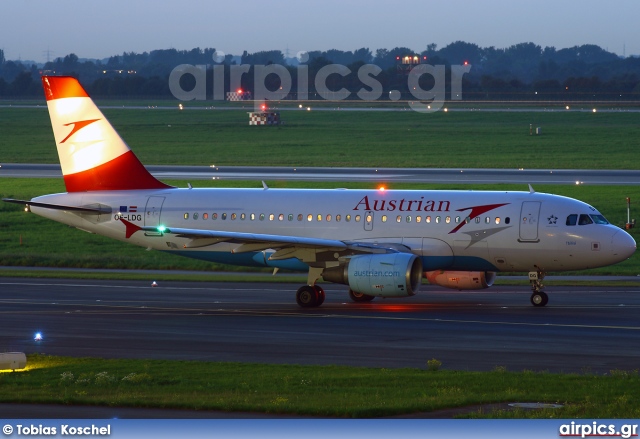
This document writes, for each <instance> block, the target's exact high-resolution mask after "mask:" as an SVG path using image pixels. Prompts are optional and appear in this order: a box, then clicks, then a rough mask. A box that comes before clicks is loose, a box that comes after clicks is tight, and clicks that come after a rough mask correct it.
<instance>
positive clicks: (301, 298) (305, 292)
mask: <svg viewBox="0 0 640 439" xmlns="http://www.w3.org/2000/svg"><path fill="white" fill-rule="evenodd" d="M323 270H324V269H323V268H322V267H309V274H308V275H307V285H303V286H301V287H300V288H298V291H297V292H296V302H298V305H300V306H301V307H302V308H315V307H316V306H320V305H322V303H323V302H324V299H325V297H326V295H325V293H324V290H323V289H322V287H320V286H319V285H316V281H317V280H318V279H320V276H322V271H323Z"/></svg>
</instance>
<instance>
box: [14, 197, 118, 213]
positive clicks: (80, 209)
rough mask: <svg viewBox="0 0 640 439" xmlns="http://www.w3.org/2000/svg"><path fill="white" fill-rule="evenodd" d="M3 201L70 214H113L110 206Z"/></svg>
mask: <svg viewBox="0 0 640 439" xmlns="http://www.w3.org/2000/svg"><path fill="white" fill-rule="evenodd" d="M2 201H4V202H6V203H14V204H22V205H24V206H35V207H42V208H44V209H54V210H66V211H68V212H81V213H86V214H93V215H102V214H105V213H111V208H110V207H108V206H104V207H98V208H95V207H82V206H62V205H60V204H49V203H37V202H35V201H28V200H14V199H13V198H3V199H2Z"/></svg>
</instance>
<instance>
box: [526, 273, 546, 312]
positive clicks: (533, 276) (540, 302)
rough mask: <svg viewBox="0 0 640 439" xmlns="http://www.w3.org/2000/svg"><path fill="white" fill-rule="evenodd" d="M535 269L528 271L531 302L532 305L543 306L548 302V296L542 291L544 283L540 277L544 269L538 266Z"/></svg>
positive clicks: (542, 275)
mask: <svg viewBox="0 0 640 439" xmlns="http://www.w3.org/2000/svg"><path fill="white" fill-rule="evenodd" d="M536 268H537V269H538V270H537V271H530V272H529V282H530V283H531V290H532V291H533V292H532V293H531V304H532V305H533V306H545V305H546V304H547V302H549V296H547V293H545V292H544V291H542V289H543V288H544V285H543V284H542V279H544V275H545V273H544V271H543V270H541V269H540V268H539V267H536Z"/></svg>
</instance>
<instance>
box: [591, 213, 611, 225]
mask: <svg viewBox="0 0 640 439" xmlns="http://www.w3.org/2000/svg"><path fill="white" fill-rule="evenodd" d="M591 219H592V220H593V222H594V223H596V224H609V221H607V219H606V218H605V217H604V216H602V215H591Z"/></svg>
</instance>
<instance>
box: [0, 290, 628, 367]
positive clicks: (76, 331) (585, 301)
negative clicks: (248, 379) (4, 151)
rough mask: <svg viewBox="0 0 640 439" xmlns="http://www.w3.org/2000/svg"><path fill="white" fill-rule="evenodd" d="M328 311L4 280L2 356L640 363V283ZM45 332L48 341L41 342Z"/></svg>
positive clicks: (273, 297)
mask: <svg viewBox="0 0 640 439" xmlns="http://www.w3.org/2000/svg"><path fill="white" fill-rule="evenodd" d="M324 286H325V290H326V293H327V299H326V301H325V303H324V305H323V306H321V307H320V308H317V309H301V308H299V307H298V306H297V305H296V304H295V299H294V292H295V290H296V288H297V285H295V284H277V283H273V284H271V283H270V284H260V283H184V282H162V283H161V284H160V285H159V286H158V287H151V280H150V281H149V282H137V281H97V280H48V279H24V278H2V279H0V352H6V351H23V352H26V353H34V352H40V353H46V354H52V355H68V356H75V357H84V356H89V357H103V358H156V359H180V360H207V361H239V362H259V363H288V364H317V365H327V364H341V365H354V366H370V367H389V368H398V367H418V368H424V367H425V365H426V362H427V361H428V360H430V359H432V358H436V359H438V360H440V361H442V363H443V368H445V369H455V370H473V371H486V370H491V369H493V368H495V367H496V366H500V367H506V368H507V369H508V370H511V371H521V370H524V369H527V370H534V371H544V370H547V371H550V372H593V373H605V372H609V371H610V370H612V369H623V370H631V369H634V368H637V365H638V364H639V363H640V350H638V349H637V347H638V346H640V321H639V320H638V319H637V315H638V312H639V310H640V283H638V285H637V286H632V287H603V288H599V287H553V286H552V284H551V285H548V286H547V290H546V291H547V292H548V293H549V297H550V299H549V304H548V305H547V306H546V307H544V308H535V307H533V306H532V305H531V304H530V303H529V289H528V287H527V286H519V287H494V288H492V289H490V290H484V291H480V292H456V291H450V290H445V289H442V288H440V287H432V286H423V287H422V288H421V290H420V292H419V293H418V295H416V296H414V297H410V298H406V299H385V300H381V299H376V300H375V301H373V302H371V303H366V304H356V303H352V302H350V301H349V299H348V296H347V294H346V288H345V287H342V286H340V285H333V284H324ZM36 332H41V333H42V335H43V341H41V342H35V341H34V340H33V336H34V334H35V333H36Z"/></svg>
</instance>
